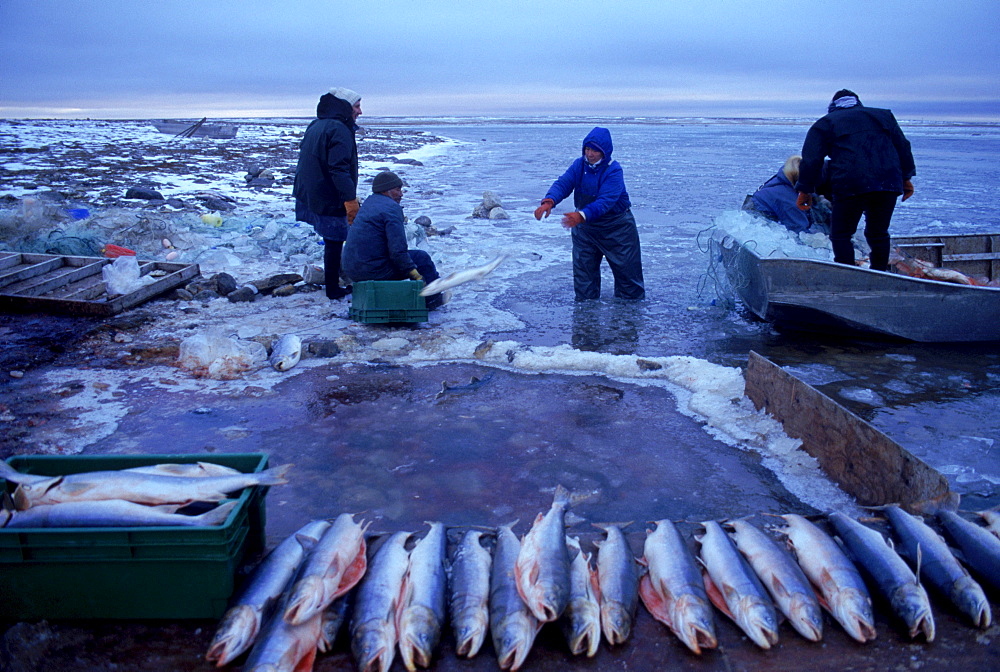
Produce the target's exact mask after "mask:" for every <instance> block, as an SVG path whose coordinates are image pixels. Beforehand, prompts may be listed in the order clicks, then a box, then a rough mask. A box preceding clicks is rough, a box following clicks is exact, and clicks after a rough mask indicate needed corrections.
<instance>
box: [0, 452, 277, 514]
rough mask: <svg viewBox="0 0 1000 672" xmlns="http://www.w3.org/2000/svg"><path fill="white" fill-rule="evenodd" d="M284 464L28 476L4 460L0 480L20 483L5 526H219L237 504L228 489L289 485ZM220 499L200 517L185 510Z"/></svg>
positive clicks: (167, 466) (9, 501) (154, 467)
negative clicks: (254, 469) (251, 470)
mask: <svg viewBox="0 0 1000 672" xmlns="http://www.w3.org/2000/svg"><path fill="white" fill-rule="evenodd" d="M291 466H292V465H290V464H286V465H282V466H279V467H273V468H271V469H266V470H264V471H260V472H254V473H243V472H241V471H238V470H236V469H233V468H231V467H226V466H224V465H220V464H214V463H210V462H197V463H192V464H154V465H148V466H143V467H133V468H131V469H118V470H106V471H87V472H81V473H77V474H65V475H60V476H44V475H38V474H25V473H21V472H19V471H17V470H16V469H14V468H13V467H12V466H11V465H10V464H8V463H7V462H4V461H2V460H0V477H2V478H3V479H4V480H5V481H8V482H10V483H15V484H17V485H16V487H15V489H14V491H13V493H12V494H10V493H4V499H5V502H4V507H3V508H2V509H0V527H4V528H36V527H45V528H52V527H141V526H159V525H186V526H204V525H221V524H223V523H225V521H226V519H227V518H228V517H229V514H230V513H231V512H232V510H233V509H234V508H235V507H236V506H237V504H238V501H237V500H228V501H227V497H228V496H229V495H230V494H231V493H235V492H237V491H239V490H243V489H244V488H248V487H252V486H258V485H259V486H269V485H281V484H284V483H287V482H288V481H287V480H286V479H285V475H286V473H287V472H288V470H289V469H290V468H291ZM196 502H205V503H210V504H218V506H214V507H213V508H211V509H209V510H207V511H205V512H204V513H201V514H198V515H188V514H186V513H178V511H179V510H180V509H183V508H184V507H186V506H189V505H191V504H194V503H196Z"/></svg>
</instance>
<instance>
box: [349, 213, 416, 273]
mask: <svg viewBox="0 0 1000 672" xmlns="http://www.w3.org/2000/svg"><path fill="white" fill-rule="evenodd" d="M416 267H417V265H416V264H414V263H413V259H411V258H410V253H409V252H407V246H406V230H405V229H404V228H403V208H402V207H401V206H400V205H399V203H397V202H396V201H394V200H392V198H390V197H389V196H386V195H385V194H372V195H371V196H369V197H368V198H366V199H365V202H364V203H362V204H361V209H360V210H358V214H357V216H356V217H355V218H354V224H352V225H351V228H350V229H349V230H348V231H347V241H346V242H345V243H344V251H343V253H342V254H341V268H342V269H343V270H344V273H345V274H346V275H347V277H349V278H350V279H351V280H352V281H354V282H362V281H365V280H396V279H398V278H405V277H406V275H407V274H408V273H409V272H410V270H411V269H414V268H416Z"/></svg>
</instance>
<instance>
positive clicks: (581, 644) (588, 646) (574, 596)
mask: <svg viewBox="0 0 1000 672" xmlns="http://www.w3.org/2000/svg"><path fill="white" fill-rule="evenodd" d="M566 546H567V547H568V548H569V550H570V555H571V556H573V561H572V563H571V564H570V571H569V576H570V592H569V604H567V605H566V611H564V612H563V615H562V616H561V617H560V619H559V624H560V626H561V628H562V631H563V635H564V636H565V637H566V642H567V643H568V644H569V650H570V652H571V653H573V655H575V656H578V655H580V654H581V653H586V654H587V657H588V658H592V657H593V656H594V654H595V653H597V649H598V647H599V646H600V645H601V602H600V599H599V598H598V596H597V595H598V591H599V590H600V587H599V584H598V580H597V571H596V570H595V569H594V568H593V567H592V566H591V564H590V555H589V554H587V553H584V552H583V550H582V549H581V548H580V540H579V539H577V538H576V537H566Z"/></svg>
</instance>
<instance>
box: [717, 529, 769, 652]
mask: <svg viewBox="0 0 1000 672" xmlns="http://www.w3.org/2000/svg"><path fill="white" fill-rule="evenodd" d="M702 527H704V528H705V534H704V535H702V536H701V537H700V538H698V541H700V542H701V560H702V564H704V566H705V571H706V572H707V577H708V579H709V580H707V581H706V582H705V587H706V589H707V590H706V592H707V593H708V596H709V599H711V600H712V603H713V604H714V605H715V606H716V607H718V608H719V610H720V611H722V612H723V613H724V614H726V615H727V616H729V617H730V618H732V619H733V621H734V622H735V623H736V625H738V626H739V627H740V629H741V630H743V632H745V633H746V634H747V636H748V637H750V639H751V640H753V643H754V644H756V645H757V646H759V647H760V648H762V649H769V648H771V647H772V646H774V645H775V644H777V643H778V615H777V613H775V610H774V605H773V604H771V600H770V598H768V596H767V593H766V592H765V590H764V586H762V585H761V583H760V580H759V579H758V578H757V575H756V574H754V572H753V569H751V568H750V566H749V565H748V564H747V562H746V561H745V560H744V559H743V556H741V555H740V552H739V551H737V550H736V547H735V546H734V545H733V542H732V541H731V540H730V539H729V536H728V535H727V534H726V533H725V531H723V529H722V527H721V526H720V525H719V524H718V523H716V522H714V521H707V522H704V523H702Z"/></svg>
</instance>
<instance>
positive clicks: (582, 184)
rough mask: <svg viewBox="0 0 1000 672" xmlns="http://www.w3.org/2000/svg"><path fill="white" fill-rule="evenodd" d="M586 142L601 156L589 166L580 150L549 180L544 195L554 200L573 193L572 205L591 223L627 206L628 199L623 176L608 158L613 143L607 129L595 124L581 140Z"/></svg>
mask: <svg viewBox="0 0 1000 672" xmlns="http://www.w3.org/2000/svg"><path fill="white" fill-rule="evenodd" d="M587 145H590V146H592V147H596V148H597V149H599V150H601V151H602V152H604V158H603V159H601V162H600V163H599V164H597V166H594V167H591V165H590V164H588V163H587V159H586V158H584V156H583V148H581V150H580V154H581V156H580V158H578V159H577V160H575V161H574V162H573V163H571V164H570V166H569V168H567V169H566V172H565V173H563V174H562V176H560V177H559V179H558V180H556V181H555V182H553V183H552V186H551V187H550V188H549V192H548V193H547V194H545V198H551V199H552V200H553V201H555V203H556V204H559V202H561V201H562V200H563V199H565V198H566V197H567V196H569V195H570V194H571V193H572V194H573V204H574V207H575V208H576V209H577V210H579V211H580V212H582V213H583V216H584V217H585V218H586V220H587V223H589V224H595V223H599V221H600V220H602V219H603V218H605V217H607V218H609V219H611V218H613V216H614V215H619V214H621V213H623V212H625V211H626V210H628V209H629V208H630V207H631V205H632V203H631V202H630V201H629V198H628V192H627V191H626V190H625V176H624V174H623V172H622V167H621V165H619V163H618V162H617V161H612V160H611V153H612V152H613V151H614V145H613V144H612V142H611V131H609V130H608V129H606V128H601V127H599V126H598V127H596V128H594V130H592V131H591V132H590V133H589V134H588V135H587V137H586V138H584V140H583V147H586V146H587Z"/></svg>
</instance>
